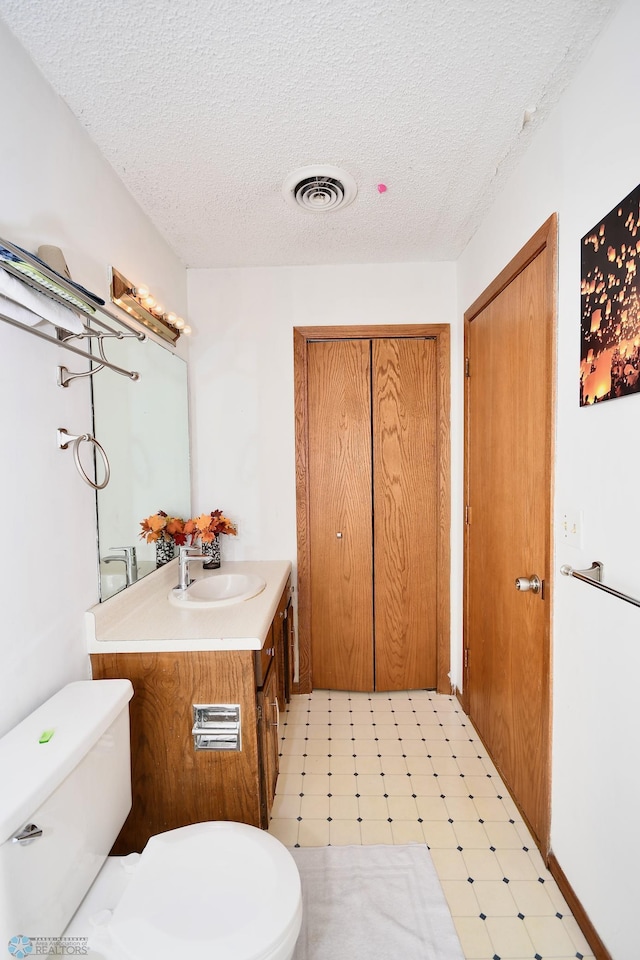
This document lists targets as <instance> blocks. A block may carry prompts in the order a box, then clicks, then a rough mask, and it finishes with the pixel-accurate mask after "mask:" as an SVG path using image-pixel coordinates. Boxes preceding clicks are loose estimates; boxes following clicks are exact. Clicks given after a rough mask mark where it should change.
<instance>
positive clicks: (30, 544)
mask: <svg viewBox="0 0 640 960" xmlns="http://www.w3.org/2000/svg"><path fill="white" fill-rule="evenodd" d="M0 87H1V88H2V90H3V91H5V96H3V97H2V98H0V130H1V131H2V134H1V136H2V150H1V151H0V184H1V186H0V195H1V202H0V236H2V237H4V238H6V239H8V240H12V241H15V242H16V243H18V244H20V245H21V246H23V247H25V248H26V249H30V250H35V249H36V248H37V247H38V246H39V245H40V244H43V243H50V244H55V245H57V246H59V247H61V248H62V250H63V252H64V254H65V257H66V259H67V262H68V264H69V268H70V270H71V274H72V276H73V277H74V279H76V280H78V281H80V282H81V283H83V284H85V285H86V286H87V287H89V288H90V289H92V290H94V291H95V292H96V293H98V294H100V295H101V296H103V297H105V299H108V280H107V276H108V266H109V265H110V264H113V265H114V266H117V267H118V268H120V269H121V270H122V271H123V272H124V273H125V275H127V276H130V277H131V278H132V279H134V280H136V279H137V280H139V281H140V282H142V281H144V282H146V283H147V284H148V285H149V286H150V287H151V289H152V290H153V291H154V293H157V295H158V296H159V297H161V298H162V299H163V300H164V302H165V303H167V304H171V307H172V309H173V310H175V311H176V312H184V311H185V308H186V271H185V270H184V268H183V267H182V265H181V264H180V263H179V262H178V261H177V260H176V258H175V257H174V256H173V254H172V253H171V252H170V250H169V248H168V247H167V245H166V244H165V243H164V242H163V240H162V239H161V238H160V237H159V235H158V234H157V233H156V232H155V230H154V229H153V228H152V227H151V224H150V223H149V221H148V220H147V219H146V218H145V216H144V215H143V214H142V212H141V211H140V209H139V208H138V207H137V206H136V205H135V204H134V202H133V200H132V199H131V197H130V196H129V194H128V193H127V192H126V191H125V189H124V187H123V185H122V183H121V182H120V180H119V179H118V178H117V177H116V176H115V175H114V173H113V171H112V170H111V168H110V167H109V166H108V165H107V164H106V162H105V161H104V160H103V159H102V157H101V155H100V154H99V153H98V151H97V150H96V149H95V147H94V146H93V144H92V142H91V141H90V140H89V138H88V137H87V136H86V135H85V133H84V132H83V131H82V129H81V128H80V126H79V124H78V123H77V121H76V120H75V119H74V118H73V117H72V115H71V113H70V112H69V110H68V109H67V107H66V106H65V104H64V103H63V102H62V101H61V100H60V99H59V98H58V97H57V96H56V95H55V94H54V93H53V92H52V90H51V88H50V87H49V86H48V84H47V83H46V82H45V81H44V80H43V78H42V77H41V75H40V74H39V73H38V71H37V70H36V69H35V68H34V66H33V64H32V62H31V61H30V60H29V58H28V57H27V56H26V55H25V53H24V51H23V50H22V48H21V47H20V46H19V45H18V44H17V42H16V41H15V39H14V38H13V37H12V36H11V35H10V34H9V32H8V31H7V29H6V27H5V26H4V25H3V24H2V23H0ZM0 356H1V357H2V361H3V371H2V376H0V418H1V423H2V454H1V457H2V459H1V464H2V466H1V469H0V503H2V514H3V543H4V549H3V552H2V560H1V561H0V604H1V606H0V609H1V611H2V630H1V632H0V734H2V733H4V732H5V731H6V730H7V729H8V728H10V727H11V726H12V725H13V724H14V723H16V722H17V721H18V720H19V719H21V718H22V717H23V716H25V715H26V714H28V713H29V712H30V711H31V710H32V709H33V708H34V707H35V706H37V705H38V704H40V703H41V702H42V701H43V700H45V699H46V698H47V697H48V696H49V695H50V694H52V693H53V692H55V691H56V690H57V689H59V688H60V687H61V686H63V685H64V684H65V683H67V682H69V681H70V680H73V679H78V678H80V677H84V676H88V669H89V664H88V657H87V655H86V653H85V643H84V636H83V612H84V611H85V610H86V609H87V607H89V606H91V605H92V604H93V603H95V602H96V601H97V596H98V594H97V573H96V542H95V536H96V535H95V529H96V523H95V500H94V493H93V491H92V490H91V489H90V488H89V487H88V486H86V485H85V484H84V483H83V482H82V481H81V480H80V477H79V476H78V474H77V473H76V470H75V467H74V465H73V458H72V454H71V452H70V451H61V450H58V448H57V445H56V430H57V428H58V427H66V428H67V429H68V430H69V431H70V432H74V433H83V432H85V431H88V432H91V406H90V395H89V387H88V384H87V383H86V382H83V381H75V382H73V383H72V384H71V386H70V387H69V388H68V389H66V390H65V389H62V388H60V387H58V386H57V385H56V366H57V365H58V364H59V363H63V364H65V365H67V366H68V367H70V369H72V370H76V369H82V368H83V367H82V365H83V364H84V361H82V360H81V359H79V358H77V359H74V358H73V357H72V355H71V354H69V353H67V352H65V351H63V350H60V349H59V348H57V347H56V346H54V345H51V344H47V343H43V342H41V341H39V340H37V339H36V338H35V337H32V336H31V335H29V334H28V333H25V332H23V331H21V330H16V329H13V328H11V327H9V326H8V325H7V324H4V323H0Z"/></svg>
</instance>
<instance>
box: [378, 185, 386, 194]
mask: <svg viewBox="0 0 640 960" xmlns="http://www.w3.org/2000/svg"><path fill="white" fill-rule="evenodd" d="M386 192H387V185H386V183H379V184H378V193H386Z"/></svg>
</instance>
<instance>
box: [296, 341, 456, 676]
mask: <svg viewBox="0 0 640 960" xmlns="http://www.w3.org/2000/svg"><path fill="white" fill-rule="evenodd" d="M308 348H309V352H308V425H309V432H308V438H309V439H308V463H309V554H310V606H311V650H312V663H313V685H314V687H327V688H333V689H343V690H403V689H416V688H424V687H435V686H436V664H437V656H436V646H437V595H436V583H437V576H436V572H437V571H436V561H437V496H438V482H437V480H438V473H437V463H436V444H437V371H436V359H437V357H436V351H437V344H436V341H435V339H430V338H397V339H391V338H389V339H373V340H369V339H354V340H325V341H314V342H310V343H309V344H308Z"/></svg>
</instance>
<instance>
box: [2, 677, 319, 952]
mask: <svg viewBox="0 0 640 960" xmlns="http://www.w3.org/2000/svg"><path fill="white" fill-rule="evenodd" d="M132 695H133V689H132V687H131V684H130V683H129V681H128V680H88V681H78V682H77V683H72V684H69V685H68V686H67V687H65V688H64V689H63V690H61V691H60V692H59V693H57V694H56V695H55V696H53V697H52V698H51V699H50V700H48V701H47V703H45V704H43V705H42V706H41V707H39V708H38V709H37V710H36V711H35V712H34V713H32V714H31V715H30V716H29V717H27V718H26V719H25V720H24V721H23V722H22V723H21V724H19V725H18V726H17V727H16V728H15V729H14V730H12V731H11V732H10V733H8V734H7V735H6V736H5V737H3V738H2V739H1V740H0V783H2V790H1V792H0V955H5V954H4V951H5V950H6V949H7V947H8V949H9V953H8V954H7V956H11V955H13V956H14V957H17V958H19V960H20V958H21V957H25V956H31V955H32V954H38V953H40V954H42V953H46V951H45V950H44V949H43V945H44V942H45V940H47V939H48V940H52V939H54V938H57V937H63V938H64V939H62V940H61V941H60V942H59V943H58V944H57V945H56V944H55V943H54V944H53V947H54V951H53V952H54V954H55V955H59V956H60V955H66V956H69V955H72V954H73V955H76V956H79V955H88V956H91V955H93V956H95V957H104V958H105V960H175V958H176V957H180V956H187V955H190V956H198V957H206V958H207V960H290V958H291V957H292V955H293V951H294V949H295V944H296V940H297V938H298V934H299V932H300V925H301V922H302V899H301V889H300V877H299V874H298V870H297V867H296V864H295V862H294V860H293V858H292V856H291V854H290V853H289V851H288V850H287V849H286V847H284V846H283V845H282V844H281V843H280V842H279V841H278V840H276V839H275V838H274V837H272V836H270V835H269V834H268V833H265V832H264V831H262V830H259V829H257V828H256V827H251V826H248V825H247V824H244V823H231V822H227V821H215V822H210V823H197V824H193V825H191V826H187V827H181V828H180V829H178V830H171V831H169V832H167V833H163V834H159V835H158V836H155V837H152V838H151V840H149V842H148V844H147V846H146V847H145V849H144V851H143V852H142V854H140V855H138V854H131V855H130V856H129V857H108V856H107V854H108V852H109V850H110V848H111V846H112V845H113V842H114V840H115V838H116V837H117V835H118V833H119V831H120V828H121V826H122V824H123V823H124V821H125V819H126V816H127V813H128V812H129V809H130V806H131V781H130V756H129V708H128V703H129V700H130V699H131V697H132ZM31 835H33V836H32V838H30V837H31Z"/></svg>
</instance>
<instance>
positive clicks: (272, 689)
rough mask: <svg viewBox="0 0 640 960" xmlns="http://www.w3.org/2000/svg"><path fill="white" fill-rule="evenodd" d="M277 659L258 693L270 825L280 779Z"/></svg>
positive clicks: (266, 821)
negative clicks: (277, 782) (277, 781)
mask: <svg viewBox="0 0 640 960" xmlns="http://www.w3.org/2000/svg"><path fill="white" fill-rule="evenodd" d="M275 666H276V663H275V661H274V662H273V663H272V664H271V669H270V670H269V674H268V676H267V680H266V683H265V685H264V687H263V688H262V690H261V691H260V692H259V693H258V705H259V708H260V710H259V712H260V715H261V720H260V746H261V751H262V791H263V796H262V799H263V810H264V815H265V816H264V821H263V824H262V825H263V826H264V827H267V826H268V825H269V817H270V815H271V807H272V806H273V798H274V796H275V793H276V780H277V779H278V721H279V713H280V702H279V700H278V672H277V670H275V669H274V668H275Z"/></svg>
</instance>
